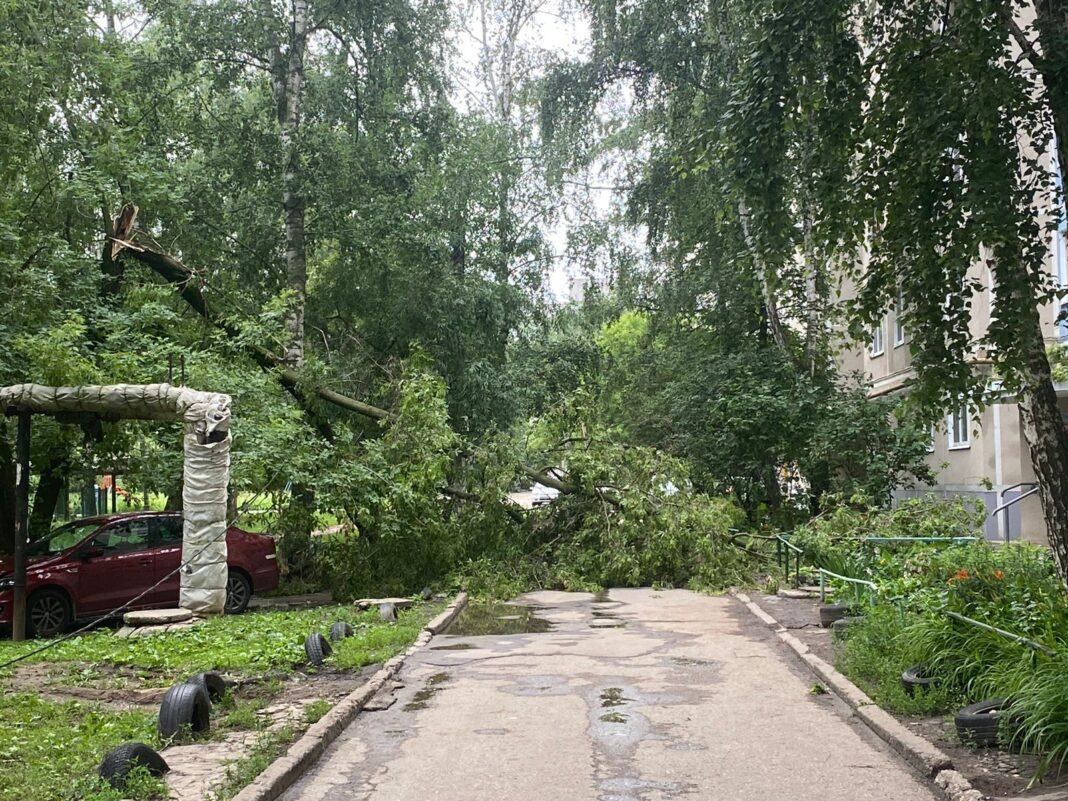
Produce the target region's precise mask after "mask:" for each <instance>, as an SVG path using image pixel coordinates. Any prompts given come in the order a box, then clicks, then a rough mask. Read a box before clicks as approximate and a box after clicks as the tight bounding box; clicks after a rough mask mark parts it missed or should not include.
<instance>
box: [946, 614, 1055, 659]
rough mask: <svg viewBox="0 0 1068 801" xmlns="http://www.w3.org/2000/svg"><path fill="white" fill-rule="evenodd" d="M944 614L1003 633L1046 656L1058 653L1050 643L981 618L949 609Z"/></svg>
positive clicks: (1003, 635) (1007, 637)
mask: <svg viewBox="0 0 1068 801" xmlns="http://www.w3.org/2000/svg"><path fill="white" fill-rule="evenodd" d="M944 614H945V615H946V617H951V618H953V619H954V620H959V621H960V622H961V623H968V624H970V625H972V626H976V627H978V628H981V629H985V630H986V631H992V632H994V633H995V634H999V635H1001V636H1002V637H1004V638H1005V639H1007V640H1012V641H1013V642H1014V643H1017V644H1019V645H1025V646H1027V647H1028V648H1030V649H1032V650H1034V651H1039V652H1041V653H1043V654H1045V655H1046V656H1054V655H1056V651H1054V650H1053V649H1052V648H1050V647H1049V646H1048V645H1043V644H1042V643H1040V642H1035V641H1034V640H1029V639H1027V638H1026V637H1022V636H1020V635H1019V634H1013V633H1012V632H1011V631H1005V629H999V628H998V627H997V626H991V625H990V624H989V623H983V622H982V621H981V620H972V618H970V617H965V616H964V615H962V614H960V613H958V612H950V611H948V610H947V611H945V612H944Z"/></svg>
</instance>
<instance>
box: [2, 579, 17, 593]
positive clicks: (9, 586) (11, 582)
mask: <svg viewBox="0 0 1068 801" xmlns="http://www.w3.org/2000/svg"><path fill="white" fill-rule="evenodd" d="M14 588H15V579H14V577H11V578H2V579H0V591H3V590H13V589H14Z"/></svg>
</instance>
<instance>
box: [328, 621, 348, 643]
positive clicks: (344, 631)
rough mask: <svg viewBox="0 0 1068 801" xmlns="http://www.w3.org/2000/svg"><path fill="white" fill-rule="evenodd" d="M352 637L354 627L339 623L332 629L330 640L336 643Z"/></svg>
mask: <svg viewBox="0 0 1068 801" xmlns="http://www.w3.org/2000/svg"><path fill="white" fill-rule="evenodd" d="M351 636H352V626H350V625H349V624H348V623H342V622H340V621H339V622H337V623H335V624H334V625H333V626H331V627H330V639H331V640H333V641H334V642H337V641H338V640H343V639H345V638H346V637H351Z"/></svg>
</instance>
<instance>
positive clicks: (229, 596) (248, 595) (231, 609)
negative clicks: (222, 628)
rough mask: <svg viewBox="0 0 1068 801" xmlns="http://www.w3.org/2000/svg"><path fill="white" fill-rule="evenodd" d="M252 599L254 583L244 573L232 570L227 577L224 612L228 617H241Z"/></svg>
mask: <svg viewBox="0 0 1068 801" xmlns="http://www.w3.org/2000/svg"><path fill="white" fill-rule="evenodd" d="M251 599H252V582H251V581H249V580H248V577H247V576H245V575H244V574H243V573H238V572H237V571H236V570H231V571H230V572H229V573H228V574H227V575H226V606H225V607H223V611H224V612H225V613H226V614H228V615H240V614H241V613H242V612H244V611H245V610H246V609H247V608H248V602H249V601H250V600H251Z"/></svg>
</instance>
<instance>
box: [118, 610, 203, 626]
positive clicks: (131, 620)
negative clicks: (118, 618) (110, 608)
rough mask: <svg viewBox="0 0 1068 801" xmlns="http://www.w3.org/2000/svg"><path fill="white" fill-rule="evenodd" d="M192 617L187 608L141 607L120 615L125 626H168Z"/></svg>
mask: <svg viewBox="0 0 1068 801" xmlns="http://www.w3.org/2000/svg"><path fill="white" fill-rule="evenodd" d="M192 619H193V613H192V612H190V611H189V610H188V609H142V610H141V611H138V612H127V613H126V614H125V615H123V616H122V622H123V623H125V624H126V625H127V626H168V625H171V624H172V623H184V622H185V621H187V620H192Z"/></svg>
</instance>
